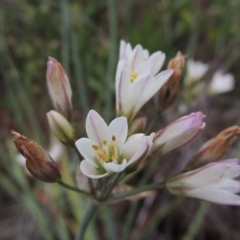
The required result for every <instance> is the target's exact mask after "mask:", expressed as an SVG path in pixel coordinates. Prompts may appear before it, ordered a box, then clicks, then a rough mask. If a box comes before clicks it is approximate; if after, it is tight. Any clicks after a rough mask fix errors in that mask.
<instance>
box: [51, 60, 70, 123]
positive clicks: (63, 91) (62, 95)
mask: <svg viewBox="0 0 240 240" xmlns="http://www.w3.org/2000/svg"><path fill="white" fill-rule="evenodd" d="M46 78H47V87H48V92H49V95H50V97H51V100H52V104H53V107H54V109H55V110H56V111H58V112H60V113H61V114H63V115H64V116H65V117H66V118H67V119H68V120H70V119H71V111H72V100H71V98H72V89H71V86H70V83H69V80H68V76H67V74H66V73H65V71H64V69H63V67H62V65H61V64H60V63H59V62H58V61H57V60H56V59H54V58H51V57H49V58H48V62H47V73H46Z"/></svg>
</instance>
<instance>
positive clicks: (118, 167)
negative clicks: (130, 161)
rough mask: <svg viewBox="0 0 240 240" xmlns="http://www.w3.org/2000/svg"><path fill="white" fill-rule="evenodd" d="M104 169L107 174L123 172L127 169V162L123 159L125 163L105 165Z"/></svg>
mask: <svg viewBox="0 0 240 240" xmlns="http://www.w3.org/2000/svg"><path fill="white" fill-rule="evenodd" d="M103 167H104V168H105V169H106V171H107V172H115V173H116V172H122V171H123V170H124V169H125V168H126V167H127V160H126V159H123V162H122V163H121V164H118V163H114V162H110V163H103Z"/></svg>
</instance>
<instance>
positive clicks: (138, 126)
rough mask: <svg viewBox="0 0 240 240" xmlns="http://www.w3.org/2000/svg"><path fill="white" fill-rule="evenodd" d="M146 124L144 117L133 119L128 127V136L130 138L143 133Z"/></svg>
mask: <svg viewBox="0 0 240 240" xmlns="http://www.w3.org/2000/svg"><path fill="white" fill-rule="evenodd" d="M146 123H147V118H146V117H138V118H136V119H134V120H133V122H132V123H131V125H130V127H129V130H128V135H129V136H130V135H132V134H135V133H142V132H144V131H145V128H146Z"/></svg>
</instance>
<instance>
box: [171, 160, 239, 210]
mask: <svg viewBox="0 0 240 240" xmlns="http://www.w3.org/2000/svg"><path fill="white" fill-rule="evenodd" d="M238 163H239V161H238V159H230V160H224V161H219V162H213V163H210V164H208V165H205V166H204V167H201V168H198V169H195V170H193V171H190V172H185V173H182V174H180V175H177V176H175V177H173V178H171V179H169V180H168V182H167V188H168V190H169V191H170V192H171V193H173V194H177V195H184V196H188V197H194V198H199V199H203V200H206V201H209V202H214V203H218V204H228V205H240V196H238V195H236V193H238V192H240V182H239V181H237V180H234V179H233V178H236V177H238V176H239V175H240V166H239V164H238Z"/></svg>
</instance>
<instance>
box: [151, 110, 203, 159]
mask: <svg viewBox="0 0 240 240" xmlns="http://www.w3.org/2000/svg"><path fill="white" fill-rule="evenodd" d="M204 117H205V116H204V115H203V114H202V113H201V112H196V113H191V114H190V115H188V116H184V117H182V118H180V119H178V120H176V121H175V122H173V123H171V124H170V125H168V126H167V127H165V128H164V129H161V130H159V131H157V132H156V135H155V137H154V139H153V146H152V149H151V153H152V154H155V155H156V154H161V155H164V154H167V153H169V152H171V151H173V150H174V149H177V148H179V147H181V146H183V145H184V144H186V143H188V142H190V141H191V140H192V139H193V138H194V137H196V136H197V134H198V133H199V132H201V131H202V130H203V129H204V127H205V125H206V124H205V123H204V122H203V118H204Z"/></svg>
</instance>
